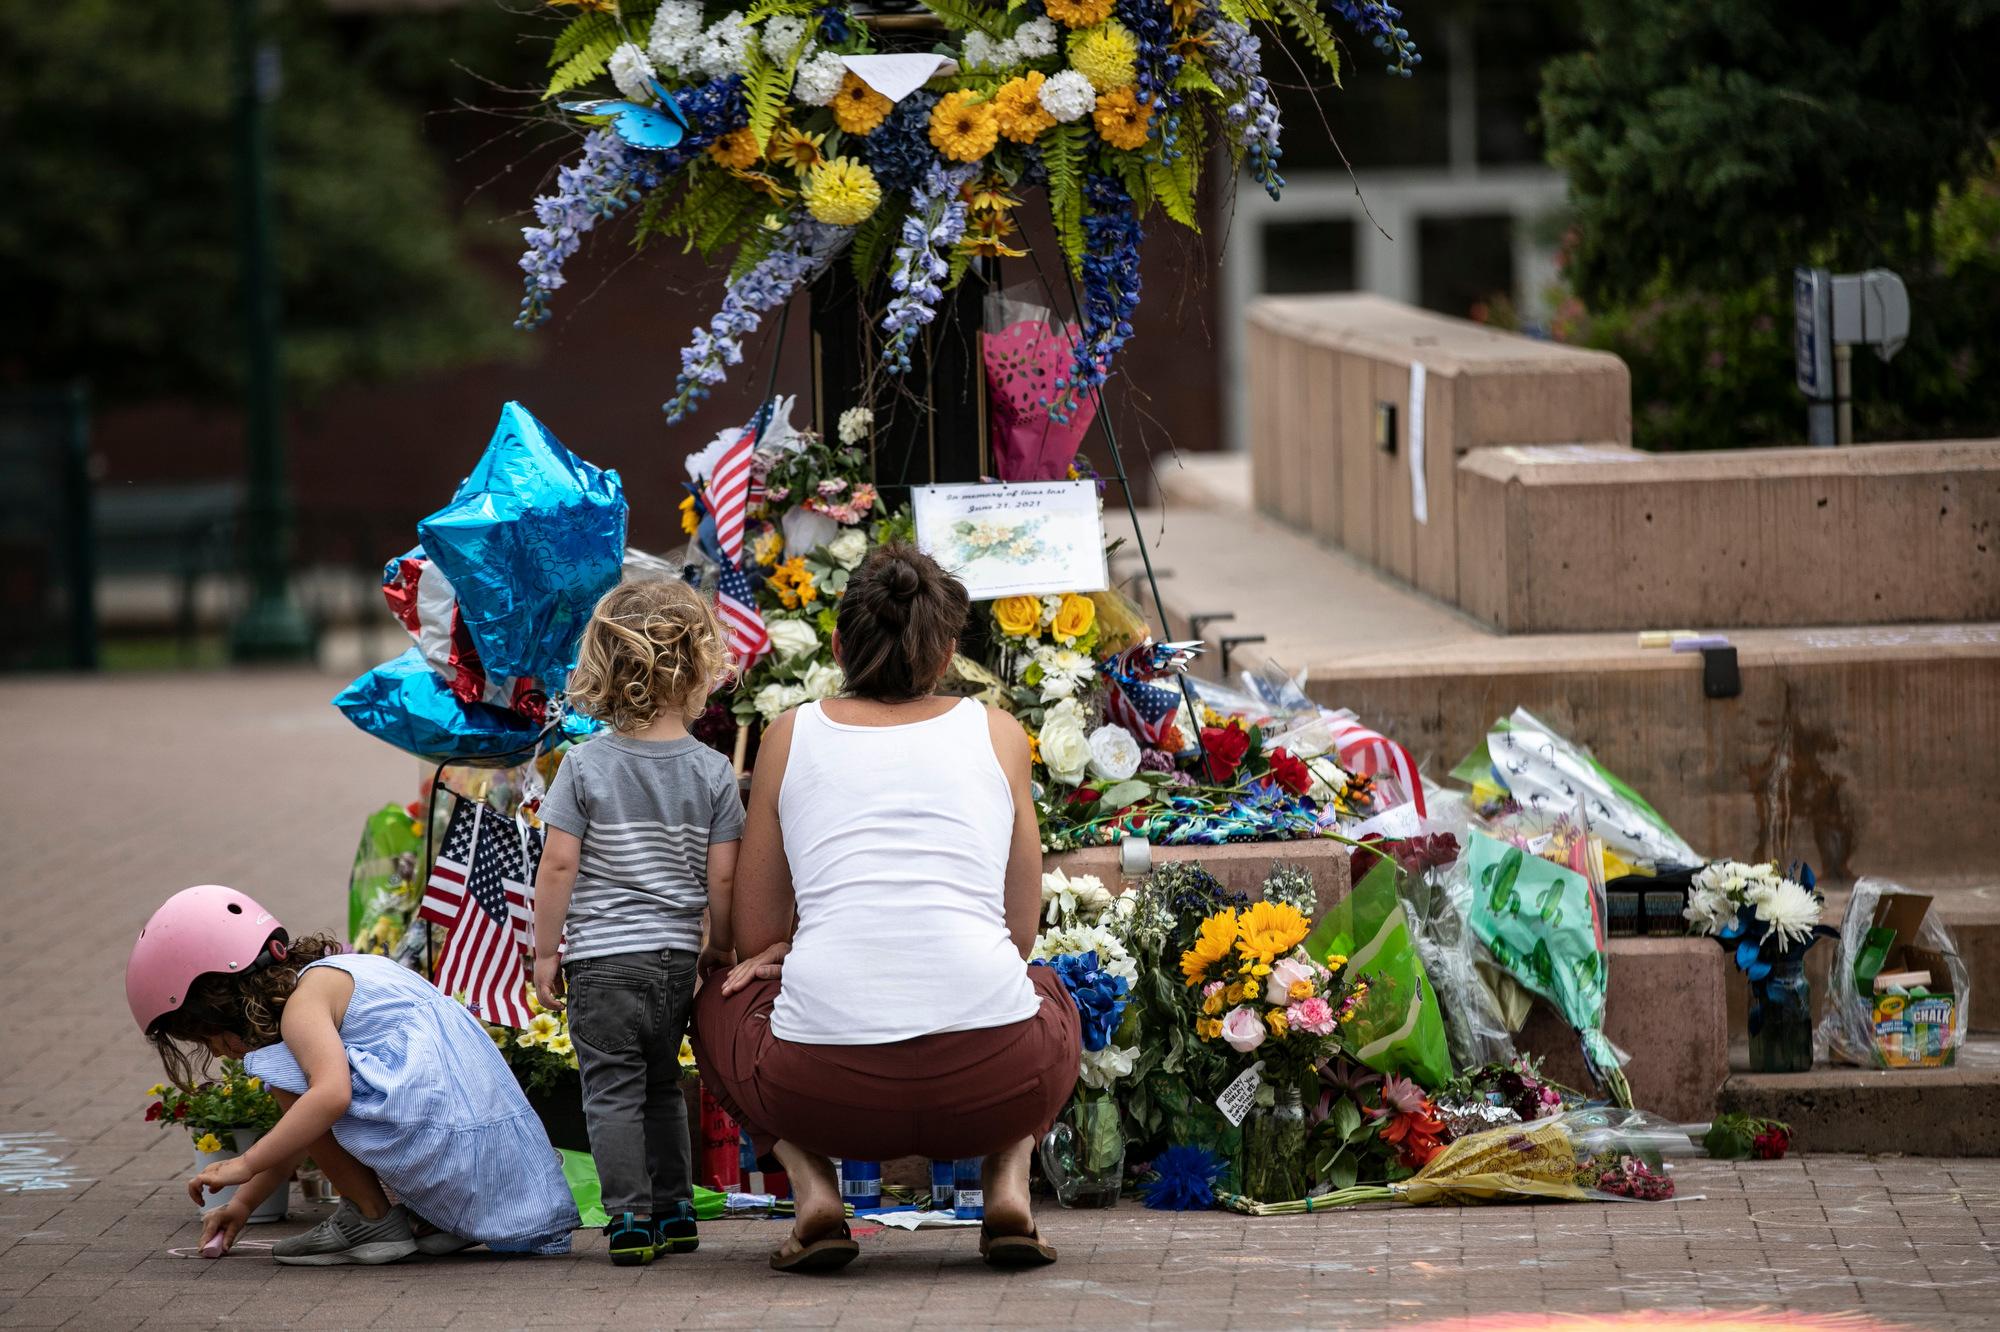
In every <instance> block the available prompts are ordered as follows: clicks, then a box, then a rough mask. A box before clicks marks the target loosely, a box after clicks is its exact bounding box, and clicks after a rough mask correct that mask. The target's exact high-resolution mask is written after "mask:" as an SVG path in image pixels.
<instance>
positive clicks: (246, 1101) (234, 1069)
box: [146, 1059, 292, 1223]
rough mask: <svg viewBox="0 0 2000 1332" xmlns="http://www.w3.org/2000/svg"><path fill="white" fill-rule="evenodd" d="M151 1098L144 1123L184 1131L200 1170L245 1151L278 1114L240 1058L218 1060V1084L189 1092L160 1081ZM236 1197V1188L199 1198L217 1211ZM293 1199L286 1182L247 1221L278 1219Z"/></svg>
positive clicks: (273, 1101)
mask: <svg viewBox="0 0 2000 1332" xmlns="http://www.w3.org/2000/svg"><path fill="white" fill-rule="evenodd" d="M149 1094H150V1095H151V1096H153V1097H154V1098H155V1099H154V1101H153V1103H152V1104H151V1105H149V1106H147V1107H146V1120H147V1122H148V1123H157V1124H159V1125H160V1127H161V1128H167V1127H169V1126H174V1127H179V1128H184V1129H186V1130H187V1131H188V1135H189V1136H190V1137H191V1138H193V1139H194V1151H195V1156H196V1157H197V1158H198V1159H199V1161H200V1168H203V1169H205V1168H207V1167H208V1166H211V1165H214V1164H215V1163H216V1162H217V1161H227V1160H229V1159H231V1158H232V1157H237V1156H241V1155H243V1153H245V1152H247V1151H249V1150H250V1146H251V1144H252V1143H254V1142H256V1141H257V1139H259V1138H261V1137H263V1136H264V1135H265V1134H266V1133H268V1132H270V1131H271V1126H272V1125H274V1124H276V1123H277V1122H278V1115H279V1113H280V1112H279V1109H278V1099H277V1098H276V1097H275V1096H273V1095H271V1093H269V1092H267V1091H265V1090H264V1084H263V1082H262V1081H261V1080H260V1079H258V1078H254V1077H251V1076H250V1075H249V1074H248V1073H246V1072H244V1071H243V1062H242V1061H241V1060H239V1059H225V1060H223V1061H222V1080H221V1081H220V1082H204V1083H202V1084H201V1085H200V1086H198V1087H195V1088H194V1089H192V1090H188V1089H184V1088H181V1087H175V1086H171V1085H169V1084H167V1083H164V1082H160V1083H155V1084H153V1086H152V1087H151V1088H150V1089H149ZM235 1194H236V1187H235V1186H234V1185H232V1186H230V1187H229V1188H226V1189H213V1190H210V1191H208V1192H206V1193H205V1194H204V1195H203V1202H202V1207H203V1209H204V1210H206V1209H207V1208H210V1207H220V1206H221V1205H222V1204H223V1203H226V1202H228V1201H229V1200H230V1199H231V1198H232V1197H234V1196H235ZM291 1201H292V1184H291V1181H290V1180H286V1181H285V1183H284V1184H283V1185H282V1186H280V1187H279V1188H277V1189H275V1190H273V1191H272V1193H271V1196H270V1197H268V1198H266V1199H265V1200H264V1201H263V1202H262V1203H261V1204H260V1205H259V1206H258V1208H257V1210H256V1211H254V1212H252V1213H251V1214H250V1220H251V1221H252V1222H253V1223H254V1222H262V1221H282V1220H284V1219H285V1213H286V1211H287V1210H288V1209H289V1208H290V1207H291Z"/></svg>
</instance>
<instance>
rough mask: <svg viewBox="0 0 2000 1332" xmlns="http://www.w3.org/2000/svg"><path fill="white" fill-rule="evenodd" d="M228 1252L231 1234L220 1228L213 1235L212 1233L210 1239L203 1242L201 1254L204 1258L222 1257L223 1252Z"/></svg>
mask: <svg viewBox="0 0 2000 1332" xmlns="http://www.w3.org/2000/svg"><path fill="white" fill-rule="evenodd" d="M228 1252H229V1236H228V1235H226V1234H224V1233H223V1232H222V1231H220V1230H218V1231H216V1232H215V1233H214V1234H213V1235H210V1236H209V1237H208V1239H207V1240H205V1241H204V1242H203V1243H202V1246H201V1256H202V1257H204V1258H220V1257H221V1256H222V1255H223V1254H225V1253H228Z"/></svg>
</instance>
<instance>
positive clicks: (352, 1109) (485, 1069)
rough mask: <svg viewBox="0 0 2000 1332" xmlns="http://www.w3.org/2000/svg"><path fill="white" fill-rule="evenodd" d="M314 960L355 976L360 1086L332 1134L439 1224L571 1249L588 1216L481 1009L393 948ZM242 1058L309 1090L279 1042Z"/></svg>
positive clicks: (489, 1238)
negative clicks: (392, 953)
mask: <svg viewBox="0 0 2000 1332" xmlns="http://www.w3.org/2000/svg"><path fill="white" fill-rule="evenodd" d="M313 967H336V968H338V969H340V970H341V971H344V972H346V973H347V974H348V975H350V976H352V977H353V978H354V997H353V998H352V999H350V1000H349V1001H348V1004H347V1014H346V1016H345V1017H344V1018H343V1019H342V1020H341V1023H340V1039H341V1041H342V1042H343V1043H345V1044H346V1046H347V1066H348V1070H349V1072H350V1073H351V1074H352V1076H353V1085H354V1092H353V1099H352V1100H351V1101H350V1102H349V1103H348V1107H347V1113H346V1114H344V1115H342V1116H341V1117H340V1118H339V1119H338V1120H336V1121H335V1122H334V1125H333V1136H334V1140H335V1141H337V1142H338V1143H339V1144H340V1145H341V1146H342V1147H345V1148H346V1149H347V1150H348V1151H349V1152H350V1153H352V1154H353V1156H354V1158H355V1159H356V1160H358V1161H360V1162H361V1163H363V1164H364V1165H367V1166H369V1167H370V1168H371V1169H373V1170H374V1171H375V1173H376V1174H378V1175H380V1176H381V1177H382V1183H383V1185H384V1187H386V1188H387V1189H388V1190H389V1191H390V1192H391V1193H393V1194H394V1195H395V1196H396V1197H397V1198H399V1199H401V1200H402V1201H403V1202H404V1203H405V1204H407V1205H408V1206H409V1208H410V1210H411V1211H413V1212H415V1213H416V1214H417V1215H418V1216H420V1217H422V1218H423V1219H424V1220H425V1221H428V1222H430V1223H431V1224H432V1225H434V1226H437V1227H438V1228H439V1229H441V1230H447V1231H450V1232H451V1233H452V1234H454V1235H458V1236H460V1237H462V1238H464V1239H469V1240H477V1241H480V1242H481V1243H484V1244H485V1245H486V1246H487V1247H488V1248H491V1249H496V1250H499V1251H502V1252H516V1253H567V1252H568V1251H569V1241H570V1232H571V1231H572V1230H574V1229H576V1228H577V1226H578V1225H580V1224H581V1222H580V1221H579V1219H578V1217H577V1211H576V1202H575V1200H574V1199H573V1198H572V1197H571V1196H570V1191H569V1185H568V1184H567V1183H566V1182H565V1181H564V1178H563V1172H562V1163H561V1158H560V1157H559V1156H557V1154H556V1150H555V1148H553V1147H551V1146H550V1145H549V1135H548V1133H547V1132H546V1131H545V1130H544V1129H543V1128H542V1121H541V1120H540V1119H539V1118H537V1117H536V1115H535V1112H534V1110H533V1109H531V1108H530V1107H529V1105H528V1100H527V1098H526V1097H525V1096H523V1095H522V1094H521V1088H520V1085H519V1084H518V1083H516V1082H515V1081H514V1076H513V1074H512V1073H510V1072H508V1070H507V1061H506V1060H504V1059H502V1058H501V1057H500V1052H499V1051H498V1050H496V1049H494V1047H493V1040H492V1038H491V1037H490V1036H488V1035H487V1034H486V1028H485V1026H484V1025H482V1024H481V1023H480V1021H479V1019H478V1018H475V1017H474V1016H472V1014H471V1013H469V1012H467V1011H466V1010H465V1008H464V1006H463V1005H461V1004H458V1003H456V1002H454V1001H453V1000H451V999H450V998H447V997H446V996H445V995H443V994H441V993H439V992H438V989H437V987H436V986H434V985H432V984H430V983H429V982H428V981H426V980H424V979H423V977H421V976H419V975H417V974H416V973H415V972H413V971H410V970H408V969H407V968H405V967H402V966H399V965H397V964H396V963H394V962H392V961H390V960H389V959H388V958H386V957H371V956H367V955H357V954H347V955H343V956H339V957H329V958H324V959H322V960H320V961H318V962H314V963H312V964H311V966H308V967H306V968H305V970H306V971H310V970H312V968H313ZM243 1062H244V1066H245V1067H246V1068H247V1069H248V1070H249V1071H250V1072H251V1073H253V1074H255V1075H256V1076H258V1077H260V1078H262V1079H263V1080H264V1081H265V1082H266V1083H267V1084H268V1085H270V1086H272V1087H276V1088H279V1089H281V1090H284V1091H288V1092H294V1093H297V1094H300V1095H303V1094H304V1093H305V1090H306V1077H305V1072H304V1071H303V1070H302V1069H301V1068H300V1067H299V1063H298V1060H296V1059H294V1058H293V1057H292V1052H291V1051H290V1050H288V1049H287V1048H285V1046H283V1045H282V1044H280V1045H270V1046H266V1047H264V1048H263V1049H261V1050H252V1051H251V1052H250V1054H249V1055H248V1056H247V1057H246V1058H245V1059H244V1061H243Z"/></svg>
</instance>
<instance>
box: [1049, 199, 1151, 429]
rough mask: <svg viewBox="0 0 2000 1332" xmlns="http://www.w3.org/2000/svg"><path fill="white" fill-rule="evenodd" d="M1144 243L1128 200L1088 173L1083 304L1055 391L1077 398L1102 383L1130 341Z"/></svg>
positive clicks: (1084, 223)
mask: <svg viewBox="0 0 2000 1332" xmlns="http://www.w3.org/2000/svg"><path fill="white" fill-rule="evenodd" d="M1144 238H1145V235H1144V232H1143V231H1142V230H1141V228H1140V226H1139V219H1138V217H1137V216H1136V215H1135V214H1134V211H1133V208H1132V196H1131V195H1129V194H1127V193H1126V192H1125V187H1124V186H1123V185H1121V184H1119V182H1118V181H1117V180H1115V179H1114V178H1112V177H1110V176H1106V175H1101V174H1098V173H1095V172H1093V173H1092V174H1091V175H1090V176H1089V177H1088V178H1087V179H1086V180H1085V182H1084V187H1083V301H1082V308H1081V309H1079V310H1078V312H1077V313H1078V316H1079V320H1080V322H1081V325H1082V327H1081V330H1080V336H1079V337H1078V338H1077V344H1076V356H1075V359H1074V361H1073V363H1072V365H1071V368H1070V374H1069V378H1068V379H1067V380H1065V381H1058V382H1057V385H1056V387H1058V388H1062V389H1067V390H1069V391H1070V396H1071V397H1081V396H1082V395H1083V394H1084V393H1085V392H1088V391H1089V390H1091V389H1094V388H1096V387H1097V386H1098V385H1099V384H1102V383H1103V382H1104V380H1105V376H1106V375H1107V374H1108V373H1109V370H1110V366H1111V358H1112V357H1114V356H1116V355H1117V354H1118V350H1119V349H1120V348H1121V347H1123V346H1124V345H1125V344H1126V342H1127V341H1129V340H1130V339H1131V337H1132V313H1133V311H1135V310H1137V309H1138V308H1139V242H1140V241H1141V240H1143V239H1144Z"/></svg>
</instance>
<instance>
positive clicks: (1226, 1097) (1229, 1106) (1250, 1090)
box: [1215, 1059, 1264, 1128]
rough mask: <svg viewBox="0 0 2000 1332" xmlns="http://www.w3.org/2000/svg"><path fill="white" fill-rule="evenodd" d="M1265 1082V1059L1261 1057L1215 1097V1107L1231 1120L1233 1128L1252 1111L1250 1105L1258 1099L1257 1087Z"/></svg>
mask: <svg viewBox="0 0 2000 1332" xmlns="http://www.w3.org/2000/svg"><path fill="white" fill-rule="evenodd" d="M1263 1082H1264V1061H1263V1060H1261V1059H1259V1060H1258V1061H1257V1062H1256V1063H1254V1064H1252V1065H1250V1067H1248V1068H1246V1069H1244V1070H1243V1071H1242V1072H1241V1073H1238V1074H1237V1075H1236V1081H1234V1082H1232V1083H1230V1084H1229V1085H1228V1086H1227V1087H1224V1088H1223V1089H1222V1095H1220V1096H1218V1097H1216V1098H1215V1108H1216V1109H1218V1110H1220V1111H1221V1112H1222V1117H1223V1118H1224V1119H1226V1120H1228V1121H1229V1126H1230V1127H1231V1128H1235V1127H1237V1126H1238V1125H1240V1124H1242V1122H1243V1116H1245V1115H1247V1114H1249V1113H1250V1107H1251V1106H1252V1105H1254V1104H1256V1101H1257V1088H1258V1087H1260V1086H1262V1085H1263Z"/></svg>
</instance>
